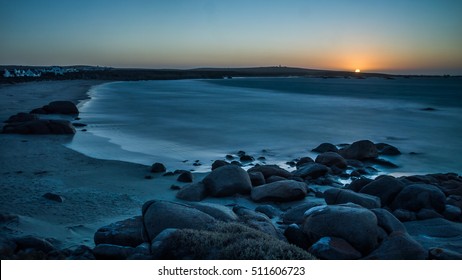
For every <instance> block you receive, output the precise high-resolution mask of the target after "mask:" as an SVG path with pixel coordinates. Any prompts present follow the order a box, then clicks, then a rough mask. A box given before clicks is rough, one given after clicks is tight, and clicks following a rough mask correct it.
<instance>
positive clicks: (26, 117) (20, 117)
mask: <svg viewBox="0 0 462 280" xmlns="http://www.w3.org/2000/svg"><path fill="white" fill-rule="evenodd" d="M38 119H39V118H38V117H37V116H36V115H33V114H28V113H17V114H16V115H13V116H11V117H9V118H8V120H6V121H5V122H6V123H22V122H29V121H36V120H38Z"/></svg>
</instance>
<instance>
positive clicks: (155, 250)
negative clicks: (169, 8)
mask: <svg viewBox="0 0 462 280" xmlns="http://www.w3.org/2000/svg"><path fill="white" fill-rule="evenodd" d="M315 150H317V151H318V152H320V154H319V156H318V157H317V158H316V159H315V160H312V159H310V158H307V157H305V158H301V159H298V160H296V162H295V166H296V170H294V171H292V172H289V171H287V170H285V169H283V168H280V167H278V166H275V165H256V166H253V167H251V168H250V169H248V170H247V171H246V170H244V169H243V168H241V167H240V166H239V165H237V164H232V163H229V162H227V161H216V162H215V163H214V164H213V165H212V169H213V170H212V171H211V173H209V174H208V175H207V176H206V177H204V179H203V180H201V181H200V182H195V183H192V184H189V185H186V186H184V187H182V188H181V189H180V190H179V191H178V193H177V198H179V199H182V200H184V201H189V202H187V203H185V204H183V203H177V202H167V201H149V202H146V203H145V205H144V206H143V211H142V216H139V217H136V220H137V221H138V223H139V224H138V226H137V227H136V228H137V232H138V233H136V234H135V233H134V232H133V231H126V230H125V229H124V226H122V225H124V224H125V225H126V224H129V223H131V222H130V221H129V220H126V221H123V222H121V224H112V225H109V226H107V227H104V228H102V229H100V230H99V231H98V232H97V233H96V235H95V243H96V244H97V246H96V247H95V249H94V252H96V256H97V258H110V259H114V258H116V259H124V258H134V259H144V258H147V259H233V258H236V259H252V258H253V259H283V258H292V259H299V258H312V257H313V256H314V257H316V258H319V259H461V258H462V252H461V250H462V224H461V222H462V214H461V211H462V210H461V207H462V178H461V177H459V176H458V175H457V174H451V173H449V174H431V175H425V176H407V177H401V178H394V177H392V176H379V177H377V178H375V179H374V180H372V179H368V178H365V177H361V176H358V177H356V175H354V174H353V175H352V174H351V173H353V172H355V171H356V172H357V173H360V174H361V172H360V171H359V170H361V169H365V168H366V166H367V164H368V162H371V160H372V162H375V161H374V159H378V157H379V155H398V154H399V153H400V152H399V150H398V149H396V148H395V147H393V146H390V145H387V144H383V143H381V144H373V143H372V142H370V141H358V142H355V143H353V144H351V145H348V146H345V147H343V148H342V149H337V147H336V146H334V145H331V144H322V145H320V146H319V147H318V148H316V149H315ZM153 168H154V169H157V171H159V172H165V167H163V166H160V165H159V164H155V165H153ZM346 171H349V172H350V174H349V177H351V178H353V181H352V183H351V184H348V185H346V186H343V185H340V184H338V183H337V184H330V187H329V188H326V189H325V190H324V191H323V192H314V191H313V189H312V188H311V187H310V186H311V185H314V184H318V183H324V184H326V182H332V181H333V180H334V179H335V176H340V175H342V174H346ZM335 182H337V181H335ZM327 184H328V185H329V183H327ZM229 196H240V197H248V198H249V199H250V200H252V201H253V202H255V203H262V202H265V203H269V204H261V205H260V206H258V207H257V208H256V209H255V210H252V209H247V208H244V207H241V206H239V205H231V206H222V205H217V204H210V203H202V202H198V201H201V200H203V199H205V198H206V197H229ZM294 201H300V203H298V205H295V206H292V207H289V209H287V208H285V206H284V205H285V204H284V203H290V202H292V203H293V202H294ZM134 228H135V227H132V228H131V230H133V229H134ZM429 228H431V229H432V231H429ZM448 229H450V230H449V231H450V233H448ZM249 231H250V232H253V233H250V232H249ZM124 232H130V233H133V235H132V236H131V237H130V238H128V237H127V235H124V234H123V233H124ZM139 232H141V234H139ZM257 233H258V234H257ZM448 234H449V235H448ZM263 236H264V238H263ZM419 236H427V240H421V239H419ZM120 237H123V238H120ZM429 238H430V239H432V238H433V239H432V240H433V241H428V239H429ZM448 238H449V239H448ZM120 239H124V240H123V241H120ZM116 240H117V241H116ZM244 240H245V242H244ZM444 240H446V241H444ZM448 240H449V241H448ZM135 241H136V242H135ZM268 244H271V245H269V246H268ZM454 244H455V245H454ZM289 245H290V246H289ZM287 246H289V247H287ZM293 246H296V247H293ZM270 248H272V249H273V250H270ZM275 248H277V250H276V249H275ZM295 248H297V249H295ZM247 249H248V250H247ZM242 250H243V251H245V253H242V254H237V253H235V254H231V252H239V251H242ZM278 250H282V251H278ZM300 250H301V251H300ZM281 252H286V253H281Z"/></svg>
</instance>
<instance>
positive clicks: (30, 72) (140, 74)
mask: <svg viewBox="0 0 462 280" xmlns="http://www.w3.org/2000/svg"><path fill="white" fill-rule="evenodd" d="M0 69H1V70H3V73H1V75H0V84H13V83H22V82H32V81H54V80H58V81H59V80H108V81H141V80H181V79H226V78H233V77H306V78H359V79H364V78H372V77H376V78H384V79H393V78H398V77H403V78H415V77H426V78H448V77H455V78H460V77H462V76H449V75H394V74H383V73H363V72H361V73H354V72H350V71H333V70H317V69H304V68H293V67H253V68H198V69H188V70H180V69H126V68H108V67H92V66H66V67H49V66H46V67H41V66H10V65H7V66H0ZM6 71H8V73H7V72H6ZM14 71H17V72H18V75H19V76H14V75H15V74H14ZM10 73H11V74H10ZM9 75H11V76H9Z"/></svg>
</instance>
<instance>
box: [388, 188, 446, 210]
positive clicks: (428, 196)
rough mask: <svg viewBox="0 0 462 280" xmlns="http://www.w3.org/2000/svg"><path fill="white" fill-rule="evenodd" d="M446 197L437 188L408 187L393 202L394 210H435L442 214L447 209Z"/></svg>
mask: <svg viewBox="0 0 462 280" xmlns="http://www.w3.org/2000/svg"><path fill="white" fill-rule="evenodd" d="M445 202H446V196H445V195H444V193H443V192H442V191H441V190H440V189H439V188H437V187H435V186H433V185H427V184H414V185H409V186H406V187H405V188H404V189H403V190H402V191H401V192H400V193H399V194H398V195H397V196H396V197H395V199H394V200H393V203H392V204H391V208H392V209H399V208H401V209H407V210H410V211H414V212H418V211H419V210H420V209H422V208H427V209H434V210H435V211H437V212H439V213H442V212H443V211H444V208H445V204H446V203H445Z"/></svg>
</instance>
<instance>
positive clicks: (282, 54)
mask: <svg viewBox="0 0 462 280" xmlns="http://www.w3.org/2000/svg"><path fill="white" fill-rule="evenodd" d="M461 15H462V1H457V0H421V1H415V0H401V1H398V0H389V1H373V0H369V1H362V0H356V1H346V0H344V1H335V0H324V1H310V0H305V1H301V0H285V1H282V0H278V1H270V0H266V1H259V0H257V1H251V0H248V1H241V0H233V1H223V0H221V1H219V0H215V1H214V0H196V1H194V0H190V1H184V0H169V1H155V0H151V1H148V0H132V1H121V0H111V1H105V0H61V1H52V0H15V1H11V0H9V1H5V0H0V34H1V37H2V40H1V41H0V49H1V51H0V64H29V65H72V64H89V65H105V66H116V67H143V68H194V67H205V66H216V67H236V66H237V67H239V66H266V65H279V64H282V65H288V66H297V67H306V68H321V69H337V70H354V69H356V68H360V69H362V70H363V71H382V72H391V73H426V74H429V73H436V74H444V73H449V74H462V51H461V49H462V32H461V30H462V16H461Z"/></svg>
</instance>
